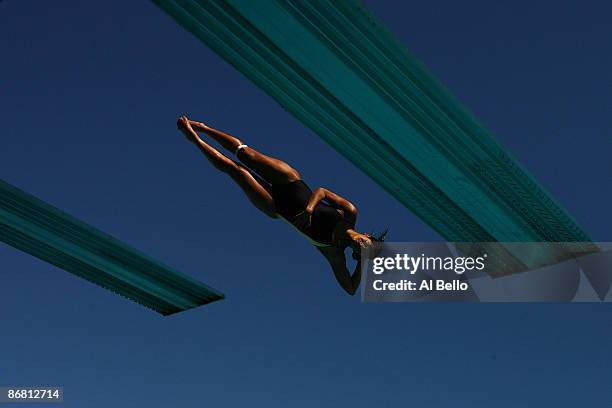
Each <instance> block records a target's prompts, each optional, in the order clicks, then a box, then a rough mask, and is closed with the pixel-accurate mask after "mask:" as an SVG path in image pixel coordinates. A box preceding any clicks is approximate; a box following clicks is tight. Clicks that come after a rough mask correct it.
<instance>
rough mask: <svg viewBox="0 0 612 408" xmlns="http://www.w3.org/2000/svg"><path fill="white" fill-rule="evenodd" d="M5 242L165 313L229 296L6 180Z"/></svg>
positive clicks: (0, 201) (2, 194)
mask: <svg viewBox="0 0 612 408" xmlns="http://www.w3.org/2000/svg"><path fill="white" fill-rule="evenodd" d="M0 241H4V242H5V243H7V244H9V245H11V246H13V247H15V248H17V249H20V250H22V251H24V252H26V253H28V254H30V255H33V256H35V257H37V258H40V259H42V260H43V261H46V262H48V263H51V264H53V265H55V266H58V267H59V268H62V269H64V270H66V271H68V272H71V273H73V274H75V275H77V276H80V277H81V278H84V279H87V280H88V281H91V282H93V283H95V284H97V285H100V286H102V287H104V288H106V289H109V290H111V291H113V292H115V293H117V294H119V295H121V296H124V297H126V298H128V299H131V300H133V301H135V302H138V303H140V304H142V305H144V306H146V307H148V308H151V309H153V310H155V311H157V312H159V313H161V314H163V315H169V314H173V313H176V312H180V311H183V310H187V309H191V308H193V307H196V306H200V305H203V304H206V303H210V302H213V301H215V300H219V299H222V298H223V297H224V296H223V294H221V293H220V292H218V291H216V290H215V289H212V288H210V287H208V286H206V285H204V284H203V283H200V282H198V281H197V280H195V279H192V278H190V277H189V276H186V275H184V274H182V273H180V272H178V271H175V270H174V269H172V268H170V267H168V266H165V265H163V264H161V263H159V262H157V261H156V260H154V259H151V258H149V257H147V256H146V255H143V254H142V253H140V252H138V251H136V250H134V249H132V248H130V247H128V246H127V245H126V244H124V243H122V242H120V241H118V240H116V239H114V238H113V237H111V236H109V235H106V234H105V233H103V232H101V231H99V230H97V229H95V228H94V227H92V226H90V225H87V224H85V223H83V222H81V221H79V220H77V219H75V218H74V217H72V216H70V215H68V214H66V213H64V212H62V211H60V210H58V209H57V208H55V207H53V206H51V205H49V204H47V203H45V202H43V201H41V200H39V199H37V198H36V197H34V196H32V195H30V194H27V193H25V192H23V191H21V190H19V189H18V188H16V187H14V186H12V185H10V184H8V183H6V182H4V181H2V180H0Z"/></svg>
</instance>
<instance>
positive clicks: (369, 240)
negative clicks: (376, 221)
mask: <svg viewBox="0 0 612 408" xmlns="http://www.w3.org/2000/svg"><path fill="white" fill-rule="evenodd" d="M388 231H389V230H388V229H386V230H385V232H383V233H382V234H380V235H378V236H376V235H374V234H371V233H361V232H357V231H355V230H348V231H347V234H348V236H349V245H350V247H351V248H352V249H353V259H355V260H359V259H361V250H362V249H364V248H365V249H367V248H369V247H371V246H372V245H374V244H375V243H377V242H384V241H385V237H386V235H387V232H388Z"/></svg>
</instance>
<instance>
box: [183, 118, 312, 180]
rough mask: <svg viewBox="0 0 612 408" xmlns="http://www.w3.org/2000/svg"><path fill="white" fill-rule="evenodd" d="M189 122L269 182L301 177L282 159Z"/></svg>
mask: <svg viewBox="0 0 612 408" xmlns="http://www.w3.org/2000/svg"><path fill="white" fill-rule="evenodd" d="M189 123H190V124H191V125H192V126H193V127H194V128H195V129H197V130H201V131H203V132H206V133H207V134H208V135H210V136H211V137H212V138H213V139H215V140H216V141H217V142H218V143H219V144H220V145H221V146H223V147H224V148H225V149H227V150H229V151H230V152H232V153H234V154H236V157H238V158H239V159H240V161H242V162H243V163H244V164H245V165H247V167H249V168H250V169H251V170H253V171H255V172H257V174H259V175H260V176H261V177H263V178H264V179H265V180H266V181H267V182H268V183H270V184H286V183H290V182H292V181H295V180H299V179H300V178H301V176H300V173H299V172H298V171H297V170H295V169H294V168H293V167H291V166H290V165H288V164H287V163H285V162H284V161H282V160H279V159H275V158H274V157H270V156H266V155H265V154H262V153H260V152H258V151H257V150H255V149H253V148H252V147H248V146H246V145H244V144H243V143H242V141H241V140H240V139H238V138H237V137H234V136H232V135H230V134H227V133H225V132H221V131H220V130H217V129H213V128H211V127H209V126H207V125H205V124H203V123H201V122H195V121H189Z"/></svg>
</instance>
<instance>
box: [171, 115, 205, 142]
mask: <svg viewBox="0 0 612 408" xmlns="http://www.w3.org/2000/svg"><path fill="white" fill-rule="evenodd" d="M176 127H177V128H178V129H179V130H180V131H181V132H183V133H184V134H185V137H186V138H187V140H189V141H190V142H192V143H197V142H198V140H199V137H198V134H197V133H196V132H195V131H194V130H193V128H192V127H191V123H190V121H189V119H187V116H185V115H182V116H179V118H178V120H177V122H176Z"/></svg>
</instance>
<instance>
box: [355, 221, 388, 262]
mask: <svg viewBox="0 0 612 408" xmlns="http://www.w3.org/2000/svg"><path fill="white" fill-rule="evenodd" d="M388 232H389V228H387V229H385V230H384V231H383V232H382V233H381V234H380V235H378V236H376V235H374V233H369V234H366V235H367V236H368V237H370V239H371V240H372V241H374V242H379V243H382V242H385V238H386V237H387V233H388ZM352 257H353V259H355V260H359V259H361V248H359V249H353V254H352Z"/></svg>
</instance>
